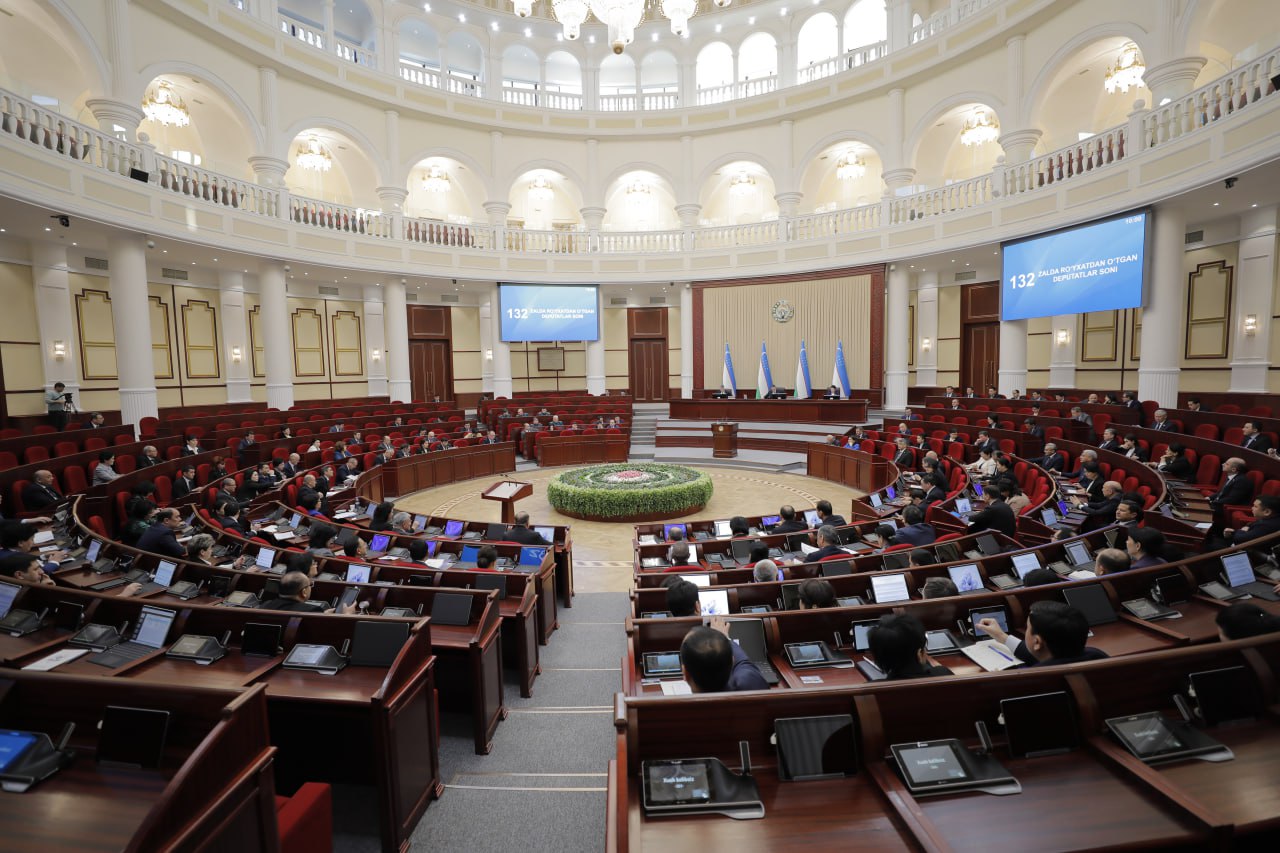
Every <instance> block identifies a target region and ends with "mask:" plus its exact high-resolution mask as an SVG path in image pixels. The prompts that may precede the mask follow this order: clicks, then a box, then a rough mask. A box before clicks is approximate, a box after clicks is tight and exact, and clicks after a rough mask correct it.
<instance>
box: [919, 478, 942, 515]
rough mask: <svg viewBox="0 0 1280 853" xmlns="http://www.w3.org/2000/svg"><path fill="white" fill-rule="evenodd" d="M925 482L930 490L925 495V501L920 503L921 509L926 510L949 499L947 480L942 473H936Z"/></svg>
mask: <svg viewBox="0 0 1280 853" xmlns="http://www.w3.org/2000/svg"><path fill="white" fill-rule="evenodd" d="M925 482H926V484H927V485H928V487H929V489H928V491H926V492H925V493H924V500H922V501H921V502H920V509H922V510H926V509H928V508H929V507H931V506H933V505H934V504H936V503H940V502H942V501H945V500H946V499H947V478H946V477H945V476H943V474H942V472H941V471H937V472H935V473H934V474H933V476H932V477H930V478H929V479H927V480H926V481H925Z"/></svg>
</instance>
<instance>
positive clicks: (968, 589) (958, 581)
mask: <svg viewBox="0 0 1280 853" xmlns="http://www.w3.org/2000/svg"><path fill="white" fill-rule="evenodd" d="M947 574H949V575H951V582H952V583H954V584H955V585H956V589H957V590H958V591H959V592H960V594H961V595H964V594H965V593H974V592H985V591H986V587H985V586H983V584H982V575H981V573H979V571H978V565H977V563H965V564H964V565H960V566H947Z"/></svg>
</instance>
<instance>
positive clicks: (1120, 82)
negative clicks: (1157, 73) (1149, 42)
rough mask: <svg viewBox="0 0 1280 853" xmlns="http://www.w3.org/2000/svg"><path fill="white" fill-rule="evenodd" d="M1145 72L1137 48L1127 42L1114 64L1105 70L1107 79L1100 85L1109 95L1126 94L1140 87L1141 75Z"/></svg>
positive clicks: (1144, 64) (1145, 67)
mask: <svg viewBox="0 0 1280 853" xmlns="http://www.w3.org/2000/svg"><path fill="white" fill-rule="evenodd" d="M1146 72H1147V66H1146V63H1144V62H1143V61H1142V54H1140V53H1138V46H1137V45H1136V44H1134V43H1133V42H1129V43H1128V44H1126V45H1125V46H1124V47H1122V48H1121V49H1120V56H1118V57H1117V58H1116V64H1115V65H1113V66H1112V67H1111V68H1108V69H1107V78H1106V80H1104V81H1103V82H1102V85H1103V88H1105V89H1106V90H1107V93H1108V94H1111V95H1114V94H1115V93H1116V92H1127V91H1129V89H1130V88H1135V89H1136V88H1137V87H1138V86H1141V85H1142V75H1143V74H1145V73H1146Z"/></svg>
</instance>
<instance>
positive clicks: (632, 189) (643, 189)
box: [626, 179, 653, 196]
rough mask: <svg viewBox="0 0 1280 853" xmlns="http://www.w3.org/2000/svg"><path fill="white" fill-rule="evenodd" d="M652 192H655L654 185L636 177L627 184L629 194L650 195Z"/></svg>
mask: <svg viewBox="0 0 1280 853" xmlns="http://www.w3.org/2000/svg"><path fill="white" fill-rule="evenodd" d="M651 192H653V187H651V186H650V185H649V184H648V183H647V182H645V181H642V180H639V179H636V180H634V181H632V182H631V183H629V184H627V189H626V194H627V195H629V196H632V195H635V196H639V195H649V194H650V193H651Z"/></svg>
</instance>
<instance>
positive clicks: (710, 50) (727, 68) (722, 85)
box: [694, 41, 734, 104]
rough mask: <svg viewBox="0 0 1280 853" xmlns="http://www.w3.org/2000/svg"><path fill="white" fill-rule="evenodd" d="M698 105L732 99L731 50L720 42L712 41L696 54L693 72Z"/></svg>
mask: <svg viewBox="0 0 1280 853" xmlns="http://www.w3.org/2000/svg"><path fill="white" fill-rule="evenodd" d="M694 74H695V78H696V81H697V84H698V103H699V104H718V103H720V102H721V101H727V100H729V99H730V98H732V97H733V82H734V73H733V50H732V49H731V48H730V47H729V45H727V44H725V43H724V42H722V41H713V42H712V43H711V44H709V45H707V46H706V47H704V48H703V49H702V50H701V51H699V52H698V63H697V67H696V70H695V72H694Z"/></svg>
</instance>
